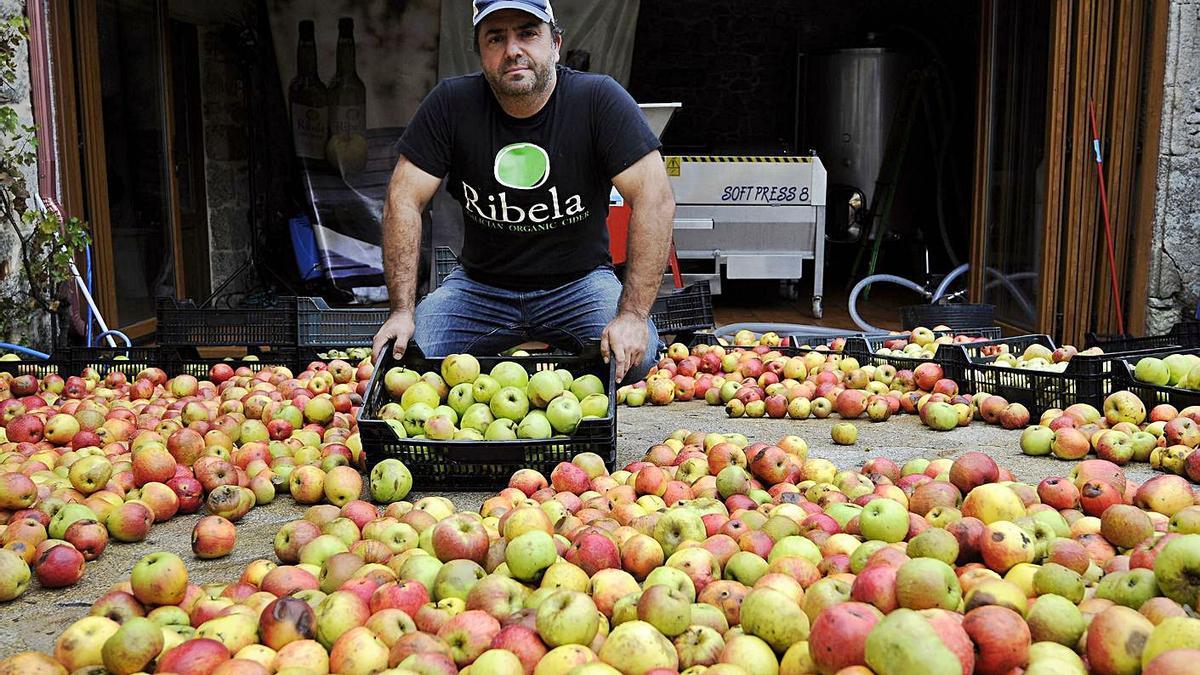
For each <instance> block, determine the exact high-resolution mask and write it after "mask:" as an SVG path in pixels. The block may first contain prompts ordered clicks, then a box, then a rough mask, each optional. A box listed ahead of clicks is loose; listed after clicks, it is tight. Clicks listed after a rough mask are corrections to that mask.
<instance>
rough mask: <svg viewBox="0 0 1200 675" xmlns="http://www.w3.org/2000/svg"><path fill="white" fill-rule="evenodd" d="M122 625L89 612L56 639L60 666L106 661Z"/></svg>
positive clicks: (71, 668) (76, 667) (75, 667)
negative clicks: (105, 651)
mask: <svg viewBox="0 0 1200 675" xmlns="http://www.w3.org/2000/svg"><path fill="white" fill-rule="evenodd" d="M120 628H121V627H120V626H119V625H118V624H117V622H116V621H113V620H112V619H108V618H105V617H102V616H86V617H84V618H82V619H79V620H78V621H76V622H74V623H72V624H71V625H70V626H68V627H67V629H66V630H64V631H63V632H62V633H61V634H60V635H59V636H58V639H57V640H55V642H54V660H55V661H57V662H58V663H59V667H60V669H65V670H66V671H68V672H74V671H77V670H80V669H83V668H87V667H92V666H101V665H103V663H104V657H103V656H102V651H103V649H104V644H105V643H106V642H107V641H108V639H109V638H111V637H112V636H113V635H115V634H116V632H117V631H118V630H120ZM222 649H224V647H222ZM227 653H228V652H227ZM13 672H20V671H13ZM51 672H63V671H62V670H58V671H51Z"/></svg>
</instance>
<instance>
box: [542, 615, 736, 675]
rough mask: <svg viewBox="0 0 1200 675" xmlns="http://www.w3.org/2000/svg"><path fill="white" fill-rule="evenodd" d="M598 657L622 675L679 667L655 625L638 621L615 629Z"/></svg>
mask: <svg viewBox="0 0 1200 675" xmlns="http://www.w3.org/2000/svg"><path fill="white" fill-rule="evenodd" d="M726 648H727V649H728V645H726ZM551 653H553V652H551ZM599 657H600V660H601V661H603V662H604V663H607V664H608V665H610V666H612V667H613V668H616V669H617V670H619V671H621V672H623V673H633V672H636V673H648V672H650V671H652V670H654V669H655V668H666V669H669V670H671V671H675V670H678V668H679V655H678V654H677V653H676V651H675V645H673V644H671V641H670V640H668V639H667V638H666V637H665V636H664V635H663V634H662V633H660V632H658V630H656V629H655V628H654V626H652V625H650V624H648V623H646V622H645V621H638V620H634V621H627V622H625V623H623V624H621V625H619V626H617V627H615V628H613V630H612V632H611V633H609V635H608V638H607V639H606V640H605V641H604V645H603V646H601V647H600V652H599Z"/></svg>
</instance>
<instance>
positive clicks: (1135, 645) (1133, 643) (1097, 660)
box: [1086, 359, 1154, 673]
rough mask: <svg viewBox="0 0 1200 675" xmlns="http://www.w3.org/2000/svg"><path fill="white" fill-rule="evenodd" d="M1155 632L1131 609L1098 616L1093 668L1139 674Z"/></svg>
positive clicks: (1089, 642)
mask: <svg viewBox="0 0 1200 675" xmlns="http://www.w3.org/2000/svg"><path fill="white" fill-rule="evenodd" d="M1143 360H1144V359H1143ZM1153 631H1154V624H1152V623H1150V620H1149V619H1147V618H1146V617H1144V616H1142V615H1141V614H1138V613H1137V612H1136V611H1134V610H1132V609H1130V608H1128V607H1122V606H1120V605H1114V606H1112V607H1109V608H1108V609H1105V610H1104V611H1102V612H1100V613H1099V614H1096V616H1095V617H1093V618H1092V622H1091V624H1089V626H1088V630H1087V636H1086V655H1087V660H1088V663H1089V664H1090V667H1091V668H1092V669H1093V670H1095V671H1098V672H1106V673H1123V672H1129V673H1136V672H1138V671H1139V670H1140V668H1141V665H1142V658H1141V657H1142V650H1143V649H1144V648H1145V644H1146V641H1147V640H1148V639H1149V638H1150V634H1151V633H1152V632H1153Z"/></svg>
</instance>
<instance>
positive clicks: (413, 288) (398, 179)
mask: <svg viewBox="0 0 1200 675" xmlns="http://www.w3.org/2000/svg"><path fill="white" fill-rule="evenodd" d="M441 182H442V179H440V178H438V177H436V176H432V175H430V174H428V173H426V172H425V171H422V170H421V169H419V168H417V166H416V165H415V164H413V163H412V162H409V161H408V160H407V159H406V158H405V157H404V156H403V155H401V156H400V161H398V162H396V168H395V170H393V171H392V177H391V180H390V181H388V191H387V201H386V202H385V203H384V206H383V223H382V226H383V276H384V280H385V281H386V283H387V289H388V301H389V302H390V304H391V310H392V312H391V315H390V316H389V317H388V319H387V321H385V322H384V324H383V326H381V327H380V329H379V332H378V333H376V334H375V340H374V349H373V352H372V354H373V361H374V362H375V363H378V362H379V357H380V355H381V354H382V353H383V348H384V346H386V345H387V342H388V340H390V339H392V338H395V340H396V346H395V349H394V353H395V355H396V357H397V358H399V357H400V355H401V354H403V353H404V348H405V347H407V346H408V340H409V339H410V338H411V337H412V334H413V329H414V325H413V310H414V309H415V308H416V295H417V267H418V263H419V259H420V251H421V212H422V211H423V210H424V209H425V207H426V205H428V204H429V201H430V200H431V199H433V195H434V193H435V192H437V189H438V186H439V185H441Z"/></svg>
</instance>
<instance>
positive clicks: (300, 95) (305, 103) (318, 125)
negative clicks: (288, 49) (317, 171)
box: [288, 20, 329, 159]
mask: <svg viewBox="0 0 1200 675" xmlns="http://www.w3.org/2000/svg"><path fill="white" fill-rule="evenodd" d="M299 30H300V41H299V42H298V43H297V45H296V76H295V77H293V78H292V82H291V84H290V85H288V109H289V112H290V114H291V117H292V140H293V144H294V146H295V150H296V156H297V157H304V158H307V159H325V139H326V138H328V136H329V95H328V92H327V91H326V90H325V85H324V84H322V83H321V76H320V74H319V73H318V72H317V43H316V39H315V37H314V28H313V22H312V21H311V20H304V21H301V22H300V24H299Z"/></svg>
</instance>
